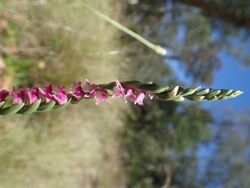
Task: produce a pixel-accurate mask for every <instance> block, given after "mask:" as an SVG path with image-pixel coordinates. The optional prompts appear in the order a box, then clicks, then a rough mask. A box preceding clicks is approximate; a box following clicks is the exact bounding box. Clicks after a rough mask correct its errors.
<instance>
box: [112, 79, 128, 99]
mask: <svg viewBox="0 0 250 188" xmlns="http://www.w3.org/2000/svg"><path fill="white" fill-rule="evenodd" d="M124 96H125V89H124V88H123V87H122V85H121V83H120V82H119V81H118V80H116V86H115V87H114V88H113V95H112V98H115V97H124Z"/></svg>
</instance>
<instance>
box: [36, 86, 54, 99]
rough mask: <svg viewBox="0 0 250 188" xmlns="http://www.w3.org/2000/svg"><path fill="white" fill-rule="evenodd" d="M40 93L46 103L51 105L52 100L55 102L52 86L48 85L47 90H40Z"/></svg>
mask: <svg viewBox="0 0 250 188" xmlns="http://www.w3.org/2000/svg"><path fill="white" fill-rule="evenodd" d="M39 92H40V93H41V95H42V96H43V97H44V98H45V101H46V103H49V102H50V101H51V100H53V88H52V85H51V84H49V85H47V86H46V87H45V90H43V89H42V88H39Z"/></svg>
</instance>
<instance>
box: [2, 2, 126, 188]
mask: <svg viewBox="0 0 250 188" xmlns="http://www.w3.org/2000/svg"><path fill="white" fill-rule="evenodd" d="M34 2H36V3H34ZM38 2H41V3H40V4H39V3H38ZM110 2H111V1H110ZM110 2H109V1H108V0H106V1H105V2H102V1H91V4H92V5H93V6H96V7H98V8H99V9H101V10H103V11H104V12H106V13H107V14H110V15H112V16H114V17H116V16H119V14H117V12H119V11H118V10H117V8H118V4H119V3H118V4H116V3H114V2H112V3H110ZM4 3H5V11H6V12H9V13H10V14H13V15H16V17H17V18H18V19H15V20H11V23H10V25H9V27H10V29H11V30H13V31H17V32H18V34H17V36H15V37H13V38H11V41H10V40H9V38H8V41H7V38H3V44H5V45H6V46H13V45H15V46H16V48H18V49H21V50H22V51H23V52H27V54H25V53H22V54H21V55H20V54H18V55H17V56H15V61H13V62H12V63H13V66H14V67H15V63H16V62H18V60H19V59H20V58H22V59H29V60H31V61H32V62H33V64H32V65H31V68H30V69H21V70H20V69H15V71H16V72H15V71H12V74H13V76H15V74H16V73H24V74H25V75H26V76H25V77H24V78H23V79H19V80H18V82H17V83H18V84H20V85H37V84H39V85H40V84H44V83H46V82H53V83H54V84H58V85H62V84H66V85H68V86H69V85H70V83H71V81H72V80H83V79H84V78H89V79H90V80H92V81H94V82H97V83H98V82H102V83H104V82H109V81H112V80H115V79H117V78H119V77H120V75H121V66H120V65H121V62H122V57H121V56H116V55H112V53H110V52H112V51H117V50H119V48H120V47H119V41H117V40H116V39H117V35H116V30H115V29H114V28H113V27H112V26H110V25H108V24H106V23H103V22H102V21H101V20H99V19H98V18H96V17H95V16H93V15H91V14H90V13H89V12H86V11H85V10H84V9H82V8H81V7H80V4H79V2H78V1H75V2H73V1H66V0H63V1H56V0H51V1H46V0H45V1H25V0H23V1H17V0H15V1H14V0H10V1H6V2H4ZM110 5H114V6H110ZM25 50H26V51H25ZM28 50H30V51H31V52H32V53H31V54H29V53H28V52H29V51H28ZM32 50H33V51H32ZM7 69H8V68H7ZM13 72H14V73H13ZM126 108H127V106H125V105H121V103H119V102H118V101H110V102H108V103H106V104H102V105H100V106H98V107H96V106H95V104H94V102H93V101H92V102H91V101H89V102H84V103H82V104H81V105H77V106H73V105H72V106H71V107H69V108H67V109H64V110H59V111H55V112H51V113H49V114H46V113H45V114H36V115H34V116H29V117H25V116H15V117H0V118H1V123H0V187H20V188H21V187H25V188H26V187H34V186H35V187H46V188H47V187H53V188H54V187H119V186H120V185H121V184H122V183H123V180H124V178H123V173H122V171H121V169H120V168H119V165H120V159H119V138H118V136H117V133H119V130H120V127H121V125H122V121H121V118H122V114H123V113H122V112H123V111H124V110H126Z"/></svg>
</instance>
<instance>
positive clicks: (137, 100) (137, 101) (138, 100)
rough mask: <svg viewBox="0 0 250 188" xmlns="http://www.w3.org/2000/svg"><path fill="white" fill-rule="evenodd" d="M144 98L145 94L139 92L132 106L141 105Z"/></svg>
mask: <svg viewBox="0 0 250 188" xmlns="http://www.w3.org/2000/svg"><path fill="white" fill-rule="evenodd" d="M145 97H146V94H145V92H144V91H140V92H139V94H138V96H137V97H136V100H135V102H134V104H139V105H143V101H144V99H145Z"/></svg>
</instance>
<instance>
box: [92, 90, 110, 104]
mask: <svg viewBox="0 0 250 188" xmlns="http://www.w3.org/2000/svg"><path fill="white" fill-rule="evenodd" d="M94 97H95V100H96V105H98V104H100V103H101V102H104V101H106V100H107V99H108V92H107V91H106V90H105V89H102V88H96V90H95V93H94Z"/></svg>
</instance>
